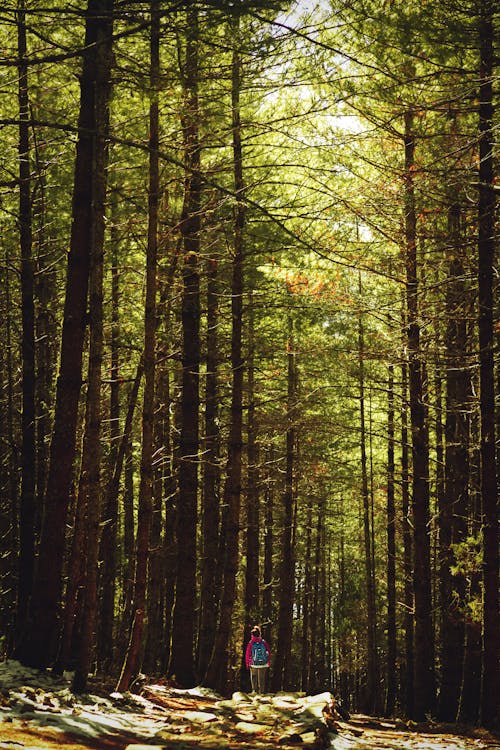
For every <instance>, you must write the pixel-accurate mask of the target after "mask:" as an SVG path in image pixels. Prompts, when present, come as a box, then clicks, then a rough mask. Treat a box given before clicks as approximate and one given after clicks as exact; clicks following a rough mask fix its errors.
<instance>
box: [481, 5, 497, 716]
mask: <svg viewBox="0 0 500 750" xmlns="http://www.w3.org/2000/svg"><path fill="white" fill-rule="evenodd" d="M493 12H494V3H493V0H481V2H480V6H479V45H480V49H479V51H480V82H479V201H478V226H479V244H478V255H479V259H478V275H479V376H480V394H481V395H480V407H481V496H482V512H483V563H482V565H483V672H482V684H481V722H482V724H483V725H484V726H488V727H497V726H498V725H499V723H500V706H499V702H498V695H499V693H500V669H499V651H500V622H499V611H498V579H499V551H498V491H497V470H496V454H495V450H496V447H495V380H494V377H495V367H494V332H493V306H494V300H493V274H494V263H495V250H496V247H495V244H496V243H495V204H496V200H495V184H494V183H495V172H494V163H493V154H494V143H495V137H494V136H495V134H494V119H493V116H494V106H493V75H494V59H495V57H494V48H493V41H494V33H495V32H494V27H493Z"/></svg>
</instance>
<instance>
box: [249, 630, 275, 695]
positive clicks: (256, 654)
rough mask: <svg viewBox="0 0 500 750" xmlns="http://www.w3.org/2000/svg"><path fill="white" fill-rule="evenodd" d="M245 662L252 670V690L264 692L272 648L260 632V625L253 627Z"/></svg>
mask: <svg viewBox="0 0 500 750" xmlns="http://www.w3.org/2000/svg"><path fill="white" fill-rule="evenodd" d="M245 663H246V665H247V669H249V670H250V680H251V683H252V692H254V693H264V692H265V687H266V679H267V674H268V669H269V665H270V663H271V650H270V648H269V645H268V644H267V642H266V641H265V640H264V638H262V636H261V634H260V628H259V626H258V625H254V626H253V628H252V637H251V638H250V640H249V641H248V644H247V649H246V653H245Z"/></svg>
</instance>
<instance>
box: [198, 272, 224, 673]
mask: <svg viewBox="0 0 500 750" xmlns="http://www.w3.org/2000/svg"><path fill="white" fill-rule="evenodd" d="M217 276H218V269H217V261H216V259H215V258H210V259H209V261H208V281H207V339H206V349H207V363H206V366H207V374H206V388H205V438H204V451H203V455H204V462H203V504H202V540H203V541H202V553H201V557H202V559H201V587H200V589H201V590H200V632H199V645H198V673H199V674H200V675H201V676H204V675H205V673H206V670H207V666H208V663H209V660H210V656H211V654H212V649H213V646H214V642H215V634H216V631H217V613H218V592H217V590H216V586H215V582H216V579H215V576H214V574H213V565H214V560H216V559H217V550H218V548H219V520H220V508H219V504H220V503H219V493H220V465H219V464H220V429H219V425H218V405H217V401H218V365H219V362H218V357H219V352H218V335H217V331H218V324H219V320H218V318H219V302H218V286H219V284H218V281H217Z"/></svg>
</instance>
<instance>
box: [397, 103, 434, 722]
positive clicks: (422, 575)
mask: <svg viewBox="0 0 500 750" xmlns="http://www.w3.org/2000/svg"><path fill="white" fill-rule="evenodd" d="M404 143H405V178H404V179H405V236H406V258H405V260H406V304H407V314H408V329H407V330H408V356H409V361H408V375H409V386H410V416H411V433H412V457H413V481H412V490H413V496H412V509H413V537H414V570H413V587H414V595H415V656H416V658H415V683H414V691H415V694H414V701H415V705H414V718H416V719H418V720H423V719H425V716H426V714H427V713H428V712H431V713H432V712H433V711H434V708H435V702H436V684H435V673H434V632H433V622H432V590H431V562H430V536H429V533H430V532H429V527H430V509H429V435H428V426H427V422H426V410H425V402H424V363H423V359H422V356H423V355H422V350H421V346H420V325H419V320H420V309H419V308H420V305H419V299H418V268H417V230H416V210H415V189H414V184H413V173H414V170H415V136H414V133H413V113H412V112H411V111H408V112H406V113H405V137H404Z"/></svg>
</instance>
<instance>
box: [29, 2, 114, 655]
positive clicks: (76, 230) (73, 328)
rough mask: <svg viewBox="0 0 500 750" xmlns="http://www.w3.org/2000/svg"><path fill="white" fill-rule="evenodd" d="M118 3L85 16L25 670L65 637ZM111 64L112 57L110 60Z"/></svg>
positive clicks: (96, 5)
mask: <svg viewBox="0 0 500 750" xmlns="http://www.w3.org/2000/svg"><path fill="white" fill-rule="evenodd" d="M111 9H112V2H111V0H89V2H88V6H87V10H86V32H85V46H84V50H83V52H82V56H83V70H82V76H81V79H80V116H79V121H78V129H79V135H78V142H77V152H76V164H75V178H74V189H73V204H72V217H73V221H72V227H71V238H70V252H69V257H68V269H67V276H66V296H65V303H64V316H63V331H62V341H61V357H60V366H59V375H58V379H57V389H56V405H55V417H54V427H53V433H52V441H51V447H50V459H49V473H48V478H47V497H50V499H51V502H50V503H47V505H46V509H45V515H44V519H43V524H42V531H41V538H40V548H39V555H38V566H37V572H36V577H35V583H34V587H33V598H32V605H31V608H30V613H29V621H28V628H27V632H26V636H25V637H24V638H23V639H22V641H21V643H20V644H19V648H18V650H17V656H18V658H19V659H20V660H21V661H22V662H23V663H24V664H26V665H28V666H33V667H37V668H40V669H43V668H45V667H46V666H47V665H48V664H49V663H50V662H51V661H52V659H53V658H54V655H55V649H56V644H57V636H58V631H59V607H60V598H61V584H62V565H63V554H64V546H65V532H66V516H67V510H68V499H69V490H70V484H71V478H72V473H73V462H74V457H75V443H76V424H77V415H78V402H79V396H80V389H81V378H82V354H83V343H84V333H85V326H86V315H87V291H88V281H89V268H90V252H91V247H92V228H93V226H94V207H93V198H94V185H95V179H96V174H95V169H94V168H95V164H96V163H97V161H98V159H99V153H98V152H99V149H102V148H104V147H105V139H104V137H103V135H104V134H103V133H102V132H101V133H99V132H98V127H99V125H102V123H103V119H102V118H100V117H99V113H98V109H97V101H103V98H104V97H103V96H102V95H103V94H104V92H105V91H107V90H108V87H109V70H106V69H105V65H106V63H105V62H104V61H102V60H101V55H102V50H103V45H104V46H105V45H106V44H107V42H108V36H109V15H110V11H111ZM104 57H105V56H104Z"/></svg>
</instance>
